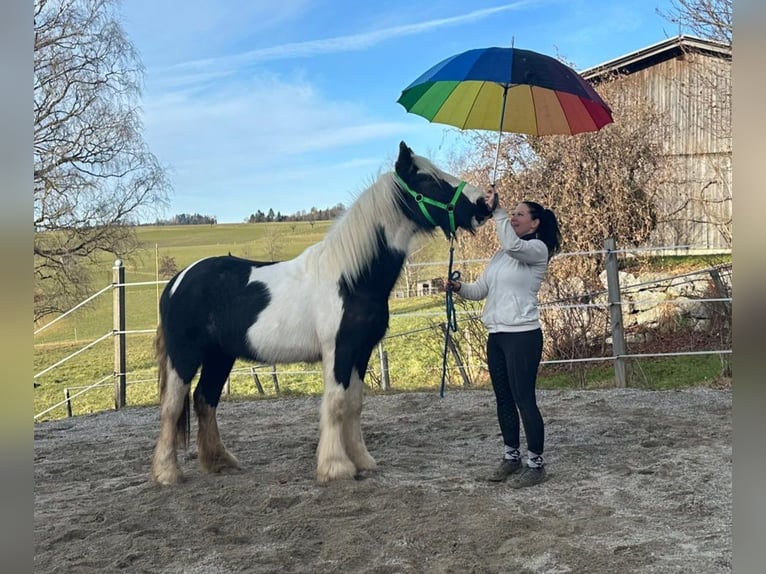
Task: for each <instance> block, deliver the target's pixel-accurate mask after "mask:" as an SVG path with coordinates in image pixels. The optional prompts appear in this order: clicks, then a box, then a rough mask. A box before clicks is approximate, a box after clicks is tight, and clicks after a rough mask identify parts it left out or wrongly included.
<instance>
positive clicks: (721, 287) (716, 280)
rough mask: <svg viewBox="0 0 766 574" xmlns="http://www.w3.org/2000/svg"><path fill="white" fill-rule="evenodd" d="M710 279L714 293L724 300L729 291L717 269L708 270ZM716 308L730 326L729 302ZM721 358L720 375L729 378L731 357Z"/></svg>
mask: <svg viewBox="0 0 766 574" xmlns="http://www.w3.org/2000/svg"><path fill="white" fill-rule="evenodd" d="M710 279H712V281H713V285H714V286H715V290H716V293H717V295H718V297H719V298H721V299H726V298H728V297H729V296H730V295H729V290H728V289H727V288H726V285H725V284H724V282H723V279H721V273H720V272H719V271H718V269H711V270H710ZM718 308H719V309H720V311H721V313H722V314H723V316H724V319H725V320H726V323H727V324H728V325H731V314H732V313H731V302H729V301H721V302H720V303H719V304H718ZM720 358H721V374H722V375H723V376H724V377H731V373H732V368H731V355H726V354H722V355H720Z"/></svg>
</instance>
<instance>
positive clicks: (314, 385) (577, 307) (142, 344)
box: [33, 247, 732, 420]
mask: <svg viewBox="0 0 766 574" xmlns="http://www.w3.org/2000/svg"><path fill="white" fill-rule="evenodd" d="M667 249H668V250H673V251H678V247H672V248H667ZM618 251H619V252H621V253H627V252H628V251H635V250H611V251H610V250H603V251H593V252H587V253H577V254H571V253H568V254H560V255H558V256H557V257H571V256H604V255H607V254H609V253H611V254H616V253H617V252H618ZM645 251H652V252H655V253H659V252H662V251H663V248H651V249H646V250H645ZM486 261H487V259H476V260H461V261H458V262H456V264H455V265H466V264H480V263H485V262H486ZM412 265H413V266H419V267H424V268H434V267H438V266H439V265H440V262H426V263H417V264H412ZM445 265H446V262H445ZM711 281H712V283H713V284H715V285H717V287H718V292H717V293H715V294H716V295H720V296H700V295H697V296H696V297H675V298H673V299H668V298H664V299H662V298H658V299H657V300H656V301H655V302H653V303H652V302H650V303H646V302H644V303H643V304H644V306H645V307H647V306H648V308H647V309H643V312H648V311H649V310H650V309H651V308H658V307H660V308H662V307H667V306H668V305H674V306H678V307H693V306H697V307H699V306H700V305H703V306H708V307H710V306H716V305H718V306H721V305H723V306H726V305H730V304H731V301H732V297H731V266H730V265H728V266H726V265H724V266H715V267H711V268H706V269H699V270H694V271H690V272H684V273H677V274H668V275H666V276H657V277H652V278H651V279H648V280H642V281H633V282H631V283H630V284H626V285H620V290H619V292H618V293H619V300H616V301H609V300H608V299H606V297H607V296H608V289H604V290H601V291H590V292H583V293H579V294H577V295H576V296H570V297H566V298H561V299H556V300H546V301H543V302H541V304H540V310H541V317H543V318H544V317H545V315H546V314H548V313H550V314H556V313H558V314H561V313H562V312H581V313H585V314H592V313H601V314H606V313H608V312H609V310H610V308H613V307H615V306H616V307H617V308H618V313H619V315H620V317H621V318H624V317H625V316H626V315H627V314H628V312H629V310H632V311H635V309H634V308H635V307H636V300H635V299H633V298H631V297H630V294H631V293H637V292H642V291H645V290H651V289H658V288H662V287H663V286H665V287H667V286H668V285H676V286H678V285H684V284H686V283H690V282H691V283H693V282H703V283H710V282H711ZM166 283H167V281H140V282H128V281H125V278H124V268H122V270H121V272H119V273H118V269H117V266H116V267H115V276H114V280H113V282H112V284H110V285H108V286H107V287H104V288H103V289H101V290H99V291H98V292H97V293H95V294H94V295H92V296H91V297H89V298H88V299H86V300H85V301H83V302H82V303H80V304H78V305H77V306H76V307H74V308H72V309H71V310H69V311H67V313H64V314H62V315H60V316H58V317H56V318H55V319H54V320H53V321H50V322H49V323H47V324H45V325H42V326H41V327H39V328H38V329H36V330H35V331H34V334H35V336H36V337H38V336H39V335H41V334H42V333H44V332H45V331H46V330H48V329H49V328H51V327H52V326H54V325H56V324H59V325H60V321H61V320H62V319H64V318H65V317H71V315H72V313H73V312H74V311H76V310H80V309H82V308H83V307H85V306H86V305H87V304H88V303H93V301H95V300H96V299H98V298H99V297H102V296H104V295H105V294H106V293H108V292H112V294H113V301H114V308H115V310H116V311H115V314H117V313H121V314H122V317H117V316H114V317H113V328H112V329H111V330H109V331H107V332H105V333H104V334H102V335H101V336H97V337H95V338H92V339H91V340H89V341H87V342H85V343H84V344H83V345H82V346H81V347H80V348H78V349H76V350H75V351H74V352H72V353H69V354H67V355H66V356H63V357H61V358H59V359H57V360H55V361H54V362H53V363H52V364H50V365H48V366H46V367H45V368H43V369H41V370H39V371H38V372H37V373H35V374H34V376H33V379H34V385H35V387H38V386H39V385H42V384H50V383H49V378H50V377H51V373H53V372H61V371H62V370H63V369H65V368H66V365H67V364H69V363H71V362H72V361H73V360H74V359H75V358H78V357H81V356H82V355H83V354H85V353H86V351H91V350H93V349H94V348H95V347H98V346H99V345H102V344H103V343H104V342H105V341H107V340H110V339H111V340H112V341H114V358H113V361H114V368H113V369H112V371H111V372H108V371H107V369H108V367H107V368H103V367H106V365H105V364H103V363H104V362H108V360H109V359H103V358H102V360H101V361H100V362H101V367H102V375H100V376H97V377H94V378H97V379H98V380H97V381H96V382H95V383H93V384H84V385H77V384H73V385H65V386H64V387H63V395H64V397H63V399H61V400H58V401H55V402H54V403H52V404H46V405H44V406H42V405H36V408H39V412H37V413H36V414H35V415H34V420H42V419H43V418H44V417H46V416H47V417H51V416H54V415H55V414H56V413H58V414H59V416H63V413H64V411H65V412H66V416H71V415H72V413H73V407H72V404H73V401H74V399H82V398H83V397H84V396H85V395H86V394H89V393H93V392H99V393H100V395H101V396H102V399H101V406H100V409H99V407H91V408H92V409H93V410H104V409H108V408H110V407H114V408H121V407H123V406H125V404H127V394H126V393H127V389H128V388H129V387H131V388H133V389H137V388H139V387H140V388H141V389H143V390H142V391H141V392H138V391H136V392H135V393H134V394H136V395H142V397H143V398H142V400H143V401H147V400H148V401H149V402H156V400H158V396H157V394H156V368H155V367H154V366H153V364H152V357H151V336H153V335H154V333H155V331H156V329H155V328H130V329H129V328H126V324H125V323H126V321H125V316H126V315H127V316H130V314H131V310H130V306H129V305H128V306H127V309H126V308H125V292H126V291H127V290H137V289H140V288H141V287H147V286H152V287H156V288H157V289H159V286H160V285H164V284H166ZM428 295H429V297H430V298H431V299H435V297H434V294H433V293H429V294H428ZM120 300H122V304H123V308H122V309H121V310H118V309H119V301H120ZM152 312H154V311H153V310H152ZM455 312H456V315H457V317H458V318H459V320H460V321H461V322H463V323H464V324H465V325H466V326H467V328H465V329H463V331H462V332H458V333H456V334H454V335H453V337H454V339H455V343H456V345H455V352H454V353H453V354H451V355H450V356H449V357H448V364H447V373H448V375H449V377H448V378H449V382H450V384H463V385H465V384H474V383H476V382H478V383H482V382H484V383H486V380H487V373H486V359H485V357H484V356H483V352H482V350H481V349H482V341H481V339H482V334H481V329H482V327H481V324H480V309H479V308H478V307H466V308H462V309H457V310H456V311H455ZM444 318H445V311H444V310H437V309H433V310H424V311H412V312H396V313H392V314H391V320H390V327H389V332H388V333H387V335H386V337H385V338H384V339H383V341H381V344H380V346H379V348H378V353H377V357H376V356H375V354H374V355H373V358H372V360H371V361H370V367H369V369H368V374H367V377H366V382H367V383H368V384H369V385H370V387H372V388H381V389H387V388H391V386H393V387H401V386H402V385H403V384H404V383H403V381H406V382H407V384H406V385H405V386H410V387H411V386H415V387H418V388H424V387H430V388H435V387H436V385H437V383H436V381H438V380H439V379H440V376H441V369H442V348H443V344H444V338H443V330H444V327H443V325H442V326H441V327H440V325H441V324H442V323H443V322H444ZM726 320H728V321H729V322H730V320H731V319H730V314H729V316H728V319H726ZM544 323H545V322H544ZM613 335H614V325H610V326H608V328H606V329H605V330H602V331H601V332H598V333H596V335H595V337H596V338H601V339H608V338H609V337H610V336H613ZM128 337H130V340H131V342H130V343H128ZM548 338H549V339H550V338H551V337H548ZM691 346H692V347H693V345H691ZM697 346H698V347H699V345H697ZM127 347H130V349H131V353H128V352H127ZM591 348H593V347H591ZM137 350H140V352H141V353H142V356H143V357H144V359H143V360H142V361H134V362H135V363H136V364H135V366H133V367H132V368H129V367H128V360H127V359H128V356H129V355H130V356H131V357H132V356H133V355H135V353H136V352H137ZM731 352H732V351H731V347H730V340H729V341H728V342H727V341H726V340H724V339H722V345H720V346H718V347H714V346H711V345H710V344H709V341H708V342H707V344H706V345H705V348H688V349H683V350H670V351H667V350H666V351H663V350H657V349H654V350H652V349H648V350H647V349H642V350H641V352H629V351H628V349H627V348H626V349H623V350H622V352H621V353H619V354H615V353H614V352H613V350H611V349H610V346H608V345H604V346H602V349H601V352H599V353H592V354H590V355H587V356H566V357H562V356H555V355H556V353H553V354H552V355H553V356H548V357H546V358H544V360H543V361H542V363H541V365H542V366H543V367H546V366H549V367H556V366H569V367H570V368H579V366H582V365H587V364H590V365H603V364H607V363H616V362H618V361H625V360H630V359H647V358H663V357H679V356H694V355H718V356H720V357H724V356H726V355H730V354H731ZM548 354H549V355H550V354H551V353H548ZM559 354H560V353H559ZM104 356H111V353H108V350H107V352H106V354H103V353H102V357H104ZM389 357H390V358H391V359H392V360H389ZM456 373H459V374H456ZM321 377H322V371H321V369H318V368H316V366H315V365H305V364H296V365H286V366H280V368H279V370H277V367H276V365H252V364H244V363H240V362H238V363H237V364H235V367H234V369H233V370H232V372H231V375H230V378H229V381H227V385H226V387H225V389H224V392H225V393H226V394H230V393H231V394H236V395H250V396H252V395H261V396H265V395H267V394H270V393H269V392H272V389H273V394H285V393H314V392H316V393H318V392H321V389H322V380H321ZM64 378H65V376H60V377H59V378H58V380H59V381H60V380H61V379H64ZM44 381H45V382H44ZM391 381H393V383H392V382H391ZM59 385H60V383H59ZM267 389H268V390H269V392H267ZM112 390H113V392H114V396H113V397H112V398H111V402H112V404H111V405H110V404H109V403H110V398H109V394H110V391H112ZM128 394H129V393H128ZM147 397H148V399H147Z"/></svg>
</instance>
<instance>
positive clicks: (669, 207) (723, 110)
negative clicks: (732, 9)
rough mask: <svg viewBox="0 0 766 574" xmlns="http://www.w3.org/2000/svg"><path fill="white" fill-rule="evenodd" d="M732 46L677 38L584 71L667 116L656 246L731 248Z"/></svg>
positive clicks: (593, 79) (705, 249)
mask: <svg viewBox="0 0 766 574" xmlns="http://www.w3.org/2000/svg"><path fill="white" fill-rule="evenodd" d="M731 58H732V53H731V46H729V45H726V44H721V43H719V42H714V41H711V40H704V39H701V38H695V37H691V36H683V35H682V36H678V37H675V38H670V39H668V40H664V41H662V42H659V43H657V44H654V45H652V46H648V47H646V48H643V49H641V50H637V51H636V52H633V53H630V54H626V55H624V56H621V57H619V58H616V59H614V60H611V61H609V62H605V63H603V64H600V65H598V66H595V67H593V68H590V69H588V70H585V71H583V72H581V74H582V75H583V77H584V78H586V79H587V80H588V81H590V82H591V83H592V84H594V85H595V86H596V87H598V84H599V83H601V82H606V81H612V80H613V81H615V82H619V89H618V90H617V92H618V94H619V95H618V96H617V97H620V98H631V99H637V98H640V99H642V100H643V101H648V102H650V103H651V105H653V106H654V107H655V108H656V109H657V110H658V111H659V112H660V113H661V114H662V116H663V118H664V119H665V120H666V121H665V129H664V134H663V136H662V137H661V141H659V142H657V143H658V144H659V145H660V146H661V150H662V153H663V155H665V156H666V158H665V159H666V162H665V165H666V166H667V168H668V170H667V175H666V177H665V181H666V184H665V185H664V186H663V194H662V205H659V206H658V207H659V212H660V214H661V220H660V221H659V224H658V228H657V230H656V234H655V237H654V238H653V239H652V244H653V245H662V246H671V245H677V246H689V247H690V249H691V250H693V251H694V252H698V253H699V252H720V251H724V250H728V249H731V214H732V173H731V141H732V139H731Z"/></svg>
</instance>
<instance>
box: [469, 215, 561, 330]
mask: <svg viewBox="0 0 766 574" xmlns="http://www.w3.org/2000/svg"><path fill="white" fill-rule="evenodd" d="M492 218H493V219H494V220H495V227H496V229H497V238H498V240H499V241H500V250H499V251H497V253H495V254H494V255H493V256H492V259H490V261H489V263H488V264H487V267H486V268H485V269H484V271H483V272H482V274H481V275H480V276H479V278H478V279H477V280H476V281H475V282H473V283H463V284H462V285H461V286H460V291H458V292H457V293H458V295H460V296H461V297H464V298H465V299H471V300H474V301H478V300H480V299H484V298H485V297H486V298H487V302H486V303H485V304H484V311H483V312H482V315H481V320H482V322H483V323H484V326H485V327H486V328H487V330H488V331H489V332H490V333H503V332H511V331H532V330H534V329H539V328H540V314H539V311H538V309H537V292H538V291H539V290H540V285H541V284H542V282H543V279H544V278H545V273H546V271H547V269H548V247H547V246H546V245H545V243H543V242H542V241H541V240H539V239H521V238H519V236H518V235H516V232H515V231H514V230H513V227H511V221H510V219H509V218H508V211H507V210H505V209H504V208H502V207H498V208H497V209H495V211H494V213H493V214H492Z"/></svg>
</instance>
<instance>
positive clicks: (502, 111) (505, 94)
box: [492, 86, 508, 185]
mask: <svg viewBox="0 0 766 574" xmlns="http://www.w3.org/2000/svg"><path fill="white" fill-rule="evenodd" d="M506 99H508V86H503V107H502V108H501V109H500V125H499V126H498V133H497V146H495V169H494V170H493V171H492V185H495V182H496V181H497V164H498V161H499V160H500V139H501V138H502V137H503V120H505V101H506Z"/></svg>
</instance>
